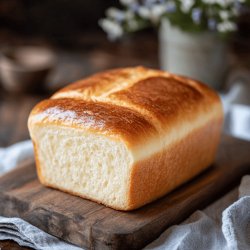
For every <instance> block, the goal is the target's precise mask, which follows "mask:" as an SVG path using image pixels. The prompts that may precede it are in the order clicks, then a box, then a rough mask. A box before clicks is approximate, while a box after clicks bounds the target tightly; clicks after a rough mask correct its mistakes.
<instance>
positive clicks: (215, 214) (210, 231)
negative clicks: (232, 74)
mask: <svg viewBox="0 0 250 250" xmlns="http://www.w3.org/2000/svg"><path fill="white" fill-rule="evenodd" d="M243 92H244V91H242V90H240V89H239V88H238V87H235V88H233V89H232V91H231V92H230V93H229V94H228V95H222V101H223V106H224V109H225V111H226V124H225V130H226V131H228V132H229V133H232V134H233V135H235V136H238V137H240V138H245V139H250V127H249V126H250V108H249V106H248V107H247V106H244V107H243V109H241V106H240V105H232V103H233V99H237V97H239V94H240V93H243ZM236 117H237V119H236ZM32 155H33V149H32V144H31V142H30V141H24V142H20V143H17V144H14V145H12V146H10V147H8V148H2V149H1V148H0V175H2V174H4V173H6V172H7V171H10V170H11V169H13V168H14V167H15V166H16V165H17V163H19V162H20V161H22V160H25V159H26V158H29V157H30V156H32ZM238 192H239V196H238ZM5 239H12V240H14V241H16V242H17V243H18V244H19V245H21V246H28V247H32V248H34V249H39V250H45V249H46V250H47V249H56V250H61V249H62V250H63V249H69V250H71V249H72V250H75V249H80V248H79V247H76V246H73V245H71V244H68V243H66V242H64V241H61V240H59V239H57V238H56V237H53V236H51V235H49V234H47V233H45V232H43V231H42V230H40V229H38V228H36V227H34V226H32V225H30V224H29V223H27V222H25V221H24V220H22V219H20V218H6V217H2V216H1V214H0V240H5ZM145 249H147V250H163V249H165V250H168V249H169V250H177V249H178V250H193V249H199V250H203V249H204V250H209V249H211V250H218V249H220V250H227V249H229V250H246V249H250V176H245V177H244V178H243V179H242V181H241V185H240V186H239V188H236V189H234V190H233V191H231V192H229V193H228V194H227V195H225V196H224V197H222V198H221V199H220V200H218V201H216V202H215V203H213V204H211V205H210V206H209V207H207V208H206V209H204V210H203V211H196V212H195V213H193V214H192V215H191V216H190V217H189V218H188V219H187V220H185V221H184V222H183V223H181V224H180V225H175V226H172V227H170V228H169V229H167V230H166V231H165V232H163V233H162V234H161V236H160V237H159V238H158V239H156V240H155V241H154V242H152V243H151V244H149V245H148V246H147V247H146V248H145Z"/></svg>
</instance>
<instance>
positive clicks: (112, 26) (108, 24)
mask: <svg viewBox="0 0 250 250" xmlns="http://www.w3.org/2000/svg"><path fill="white" fill-rule="evenodd" d="M99 25H100V26H101V27H102V29H103V30H104V31H105V32H106V33H107V34H108V38H109V39H111V40H115V39H117V38H119V37H121V36H122V35H123V29H122V27H121V25H120V24H118V23H116V22H114V21H112V20H110V19H101V20H100V21H99Z"/></svg>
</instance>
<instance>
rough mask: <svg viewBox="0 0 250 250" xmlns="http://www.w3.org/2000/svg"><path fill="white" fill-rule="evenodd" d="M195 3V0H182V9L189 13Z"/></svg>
mask: <svg viewBox="0 0 250 250" xmlns="http://www.w3.org/2000/svg"><path fill="white" fill-rule="evenodd" d="M193 5H194V0H182V1H181V10H182V11H183V12H184V13H187V12H189V11H190V9H191V8H192V6H193Z"/></svg>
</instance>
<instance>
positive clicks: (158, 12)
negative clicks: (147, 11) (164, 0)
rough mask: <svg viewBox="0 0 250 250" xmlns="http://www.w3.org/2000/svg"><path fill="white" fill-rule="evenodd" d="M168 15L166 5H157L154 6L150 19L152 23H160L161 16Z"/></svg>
mask: <svg viewBox="0 0 250 250" xmlns="http://www.w3.org/2000/svg"><path fill="white" fill-rule="evenodd" d="M164 13H166V5H165V4H157V5H154V6H152V9H151V16H150V19H151V21H152V22H154V23H157V22H159V20H160V18H161V16H162V15H163V14H164Z"/></svg>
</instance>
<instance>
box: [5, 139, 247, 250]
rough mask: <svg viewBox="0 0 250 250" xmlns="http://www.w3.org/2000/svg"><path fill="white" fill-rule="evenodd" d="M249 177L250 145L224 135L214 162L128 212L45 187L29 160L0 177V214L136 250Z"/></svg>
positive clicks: (95, 244)
mask: <svg viewBox="0 0 250 250" xmlns="http://www.w3.org/2000/svg"><path fill="white" fill-rule="evenodd" d="M249 173H250V143H249V142H246V141H242V140H238V139H234V138H232V137H227V136H224V137H223V138H222V142H221V145H220V148H219V151H218V155H217V159H216V162H215V164H214V165H213V166H212V167H211V168H210V169H209V170H207V171H205V172H204V173H202V174H201V175H199V176H198V177H197V178H195V179H193V180H192V181H190V182H188V183H186V184H185V185H183V186H182V187H180V188H178V189H177V190H175V191H174V192H172V193H170V194H168V195H166V196H165V197H163V198H162V199H160V200H158V201H156V202H154V203H151V204H149V205H147V206H144V207H142V208H141V209H138V210H135V211H132V212H120V211H115V210H113V209H110V208H107V207H105V206H102V205H99V204H97V203H95V202H91V201H88V200H84V199H81V198H78V197H75V196H72V195H70V194H66V193H63V192H60V191H57V190H53V189H50V188H46V187H43V186H42V185H41V184H40V183H39V182H38V180H37V176H36V171H35V164H34V162H33V161H29V163H28V162H27V163H26V164H24V165H23V166H20V167H19V168H17V169H16V170H14V171H13V172H11V173H9V174H7V175H5V176H3V177H2V178H0V214H1V215H4V216H17V217H21V218H23V219H25V220H27V221H28V222H30V223H31V224H33V225H35V226H37V227H39V228H41V229H42V230H44V231H46V232H48V233H50V234H52V235H55V236H57V237H59V238H61V239H64V240H65V241H68V242H71V243H74V244H76V245H78V246H82V247H85V248H91V249H102V250H105V249H126V250H127V249H140V248H142V247H143V246H145V245H147V244H148V243H150V242H151V241H152V240H154V239H156V238H157V237H158V236H159V235H160V234H161V233H162V232H163V231H164V230H165V229H166V228H168V227H169V226H170V225H173V224H175V223H178V222H180V221H182V220H183V219H185V218H186V217H187V216H188V215H190V214H191V213H192V212H194V211H195V210H196V209H201V208H204V207H205V206H206V205H208V204H209V203H210V202H211V201H213V200H215V199H216V198H218V197H220V196H221V195H222V194H223V193H225V192H228V191H229V190H230V189H231V188H232V187H233V186H234V185H236V184H237V183H238V182H239V180H240V178H241V177H242V176H243V175H245V174H249Z"/></svg>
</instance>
